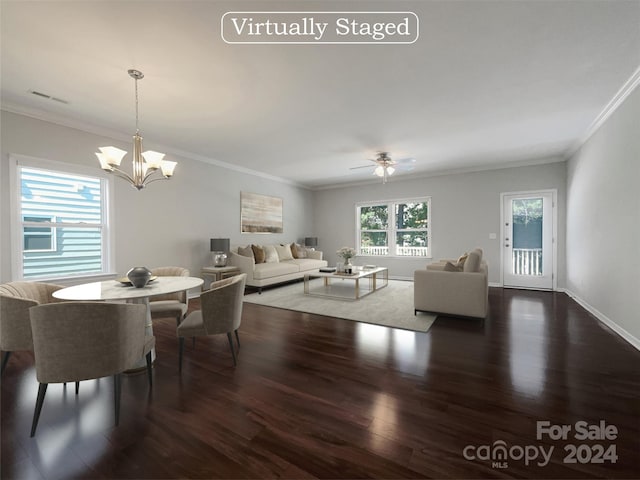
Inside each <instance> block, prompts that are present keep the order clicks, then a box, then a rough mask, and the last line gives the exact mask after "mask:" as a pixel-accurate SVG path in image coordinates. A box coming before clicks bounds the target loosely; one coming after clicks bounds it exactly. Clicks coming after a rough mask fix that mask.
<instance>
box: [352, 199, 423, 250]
mask: <svg viewBox="0 0 640 480" xmlns="http://www.w3.org/2000/svg"><path fill="white" fill-rule="evenodd" d="M430 214H431V199H430V198H419V199H411V200H400V201H390V202H374V203H361V204H358V205H356V218H357V230H358V241H357V243H358V249H357V250H358V255H368V256H396V257H430V256H431V252H430V238H431V232H430V229H429V217H430Z"/></svg>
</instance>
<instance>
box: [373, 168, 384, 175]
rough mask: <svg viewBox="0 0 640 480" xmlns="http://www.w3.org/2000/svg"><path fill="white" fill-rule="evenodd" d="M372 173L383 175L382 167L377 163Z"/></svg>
mask: <svg viewBox="0 0 640 480" xmlns="http://www.w3.org/2000/svg"><path fill="white" fill-rule="evenodd" d="M373 173H374V174H376V175H377V176H379V177H384V167H383V166H382V165H378V166H377V167H376V169H375V170H374V171H373Z"/></svg>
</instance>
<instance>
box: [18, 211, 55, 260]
mask: <svg viewBox="0 0 640 480" xmlns="http://www.w3.org/2000/svg"><path fill="white" fill-rule="evenodd" d="M53 219H54V217H52V216H50V215H23V216H22V223H23V225H25V227H24V247H23V248H24V251H25V252H53V251H55V250H56V246H55V242H56V237H55V229H53V228H51V227H40V226H38V227H29V226H27V225H30V224H36V225H37V224H38V223H41V222H47V223H55V222H54V221H53Z"/></svg>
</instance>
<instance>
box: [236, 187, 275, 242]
mask: <svg viewBox="0 0 640 480" xmlns="http://www.w3.org/2000/svg"><path fill="white" fill-rule="evenodd" d="M240 231H241V232H242V233H282V231H283V222H282V198H279V197H270V196H268V195H260V194H258V193H249V192H240Z"/></svg>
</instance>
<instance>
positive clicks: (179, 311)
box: [149, 267, 189, 325]
mask: <svg viewBox="0 0 640 480" xmlns="http://www.w3.org/2000/svg"><path fill="white" fill-rule="evenodd" d="M151 275H157V276H158V277H188V276H189V270H187V269H186V268H182V267H156V268H154V269H152V270H151ZM188 302H189V297H188V295H187V292H186V291H184V292H176V293H169V294H167V295H156V296H154V297H150V298H149V307H150V309H151V318H164V317H175V319H176V323H177V324H178V325H180V322H182V319H183V318H184V316H185V315H186V314H187V308H188V306H189V303H188Z"/></svg>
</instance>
